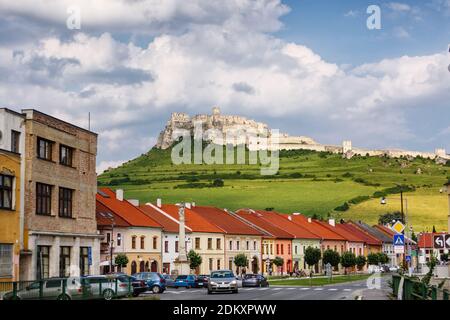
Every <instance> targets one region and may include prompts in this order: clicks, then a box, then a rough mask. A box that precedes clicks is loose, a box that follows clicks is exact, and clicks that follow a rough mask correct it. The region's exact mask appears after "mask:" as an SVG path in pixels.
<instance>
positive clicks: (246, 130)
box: [156, 107, 450, 164]
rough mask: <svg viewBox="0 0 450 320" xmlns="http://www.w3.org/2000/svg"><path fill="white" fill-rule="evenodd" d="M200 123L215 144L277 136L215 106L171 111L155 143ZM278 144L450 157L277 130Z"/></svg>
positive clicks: (165, 144)
mask: <svg viewBox="0 0 450 320" xmlns="http://www.w3.org/2000/svg"><path fill="white" fill-rule="evenodd" d="M196 123H197V124H198V123H201V127H202V130H203V139H204V140H207V141H210V142H212V143H215V144H220V145H224V144H230V143H231V144H233V145H239V144H245V145H247V147H248V148H249V149H250V150H261V149H271V147H269V146H271V144H270V143H269V144H259V143H255V142H254V141H253V140H249V139H248V138H246V137H248V135H249V134H253V135H257V136H262V137H266V138H267V139H268V140H269V141H270V139H271V138H273V137H274V133H272V132H271V130H270V129H269V126H268V125H267V124H265V123H262V122H257V121H255V120H251V119H247V118H245V117H241V116H236V115H223V114H221V113H220V109H219V108H218V107H214V108H213V109H212V114H211V115H208V114H199V115H195V116H193V117H190V116H189V115H188V114H186V113H179V112H174V113H172V115H171V117H170V119H169V121H167V124H166V127H165V128H164V130H163V131H161V133H160V134H159V137H158V141H157V143H156V147H157V148H160V149H167V148H169V147H170V146H171V145H172V144H173V143H174V142H175V141H174V138H173V133H174V132H175V131H176V130H177V129H184V130H187V131H188V132H189V133H190V135H191V136H193V135H194V129H195V128H196V127H195V124H196ZM225 135H227V136H228V137H230V136H232V137H234V138H233V139H231V140H230V139H227V140H225V139H224V136H225ZM277 140H278V142H277V144H276V148H277V149H278V150H300V149H302V150H312V151H324V152H331V153H340V154H342V155H343V157H345V158H347V159H350V158H351V157H353V156H355V155H361V156H366V155H369V156H387V157H390V158H400V157H404V158H409V159H412V158H415V157H417V156H420V157H423V158H430V159H434V160H435V161H436V162H437V163H442V164H443V163H446V162H447V160H450V155H448V154H447V153H446V151H445V149H442V148H439V149H436V150H435V152H434V153H433V152H421V151H409V150H399V149H385V150H370V149H362V148H357V147H353V145H352V142H351V141H350V140H344V141H343V142H342V145H340V146H339V145H325V144H320V143H318V142H316V141H315V140H314V139H312V138H310V137H306V136H290V135H288V134H286V133H278V134H277Z"/></svg>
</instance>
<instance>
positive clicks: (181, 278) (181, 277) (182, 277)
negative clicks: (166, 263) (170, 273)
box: [177, 276, 187, 280]
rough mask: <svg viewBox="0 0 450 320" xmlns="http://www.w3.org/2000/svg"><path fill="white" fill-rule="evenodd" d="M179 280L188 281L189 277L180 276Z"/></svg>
mask: <svg viewBox="0 0 450 320" xmlns="http://www.w3.org/2000/svg"><path fill="white" fill-rule="evenodd" d="M177 279H179V280H183V279H187V276H178V278H177Z"/></svg>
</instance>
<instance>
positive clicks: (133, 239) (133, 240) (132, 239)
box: [131, 236, 136, 249]
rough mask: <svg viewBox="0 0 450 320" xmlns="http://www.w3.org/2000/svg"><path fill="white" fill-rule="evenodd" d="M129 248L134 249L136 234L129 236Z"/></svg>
mask: <svg viewBox="0 0 450 320" xmlns="http://www.w3.org/2000/svg"><path fill="white" fill-rule="evenodd" d="M131 249H136V236H132V237H131Z"/></svg>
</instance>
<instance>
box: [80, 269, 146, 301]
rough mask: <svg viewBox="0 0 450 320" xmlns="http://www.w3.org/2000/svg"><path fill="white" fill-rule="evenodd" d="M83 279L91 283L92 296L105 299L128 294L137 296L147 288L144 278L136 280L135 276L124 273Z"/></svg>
mask: <svg viewBox="0 0 450 320" xmlns="http://www.w3.org/2000/svg"><path fill="white" fill-rule="evenodd" d="M85 279H86V280H87V281H88V282H89V284H90V285H91V291H92V295H93V297H94V298H103V299H105V300H111V299H113V298H120V297H125V296H128V295H132V296H133V297H137V296H139V295H140V294H141V293H143V292H146V291H147V290H148V289H149V288H148V286H147V283H146V282H145V281H144V280H138V279H136V278H135V277H132V276H128V275H125V274H113V275H111V274H110V275H107V276H104V275H99V276H87V277H85ZM116 281H117V287H116ZM100 284H101V286H100Z"/></svg>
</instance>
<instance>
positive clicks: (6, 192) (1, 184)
mask: <svg viewBox="0 0 450 320" xmlns="http://www.w3.org/2000/svg"><path fill="white" fill-rule="evenodd" d="M12 183H13V177H11V176H7V175H3V174H0V209H12V193H13V192H12Z"/></svg>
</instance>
